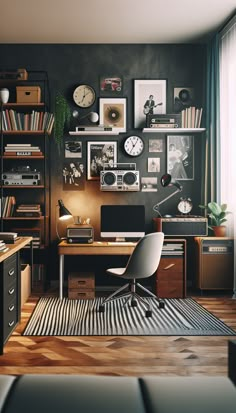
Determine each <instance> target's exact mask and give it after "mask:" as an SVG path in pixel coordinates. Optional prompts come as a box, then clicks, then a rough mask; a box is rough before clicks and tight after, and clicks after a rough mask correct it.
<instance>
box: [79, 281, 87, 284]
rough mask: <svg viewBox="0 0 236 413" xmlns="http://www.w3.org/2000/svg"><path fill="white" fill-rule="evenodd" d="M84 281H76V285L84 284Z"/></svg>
mask: <svg viewBox="0 0 236 413" xmlns="http://www.w3.org/2000/svg"><path fill="white" fill-rule="evenodd" d="M85 283H86V281H78V284H85Z"/></svg>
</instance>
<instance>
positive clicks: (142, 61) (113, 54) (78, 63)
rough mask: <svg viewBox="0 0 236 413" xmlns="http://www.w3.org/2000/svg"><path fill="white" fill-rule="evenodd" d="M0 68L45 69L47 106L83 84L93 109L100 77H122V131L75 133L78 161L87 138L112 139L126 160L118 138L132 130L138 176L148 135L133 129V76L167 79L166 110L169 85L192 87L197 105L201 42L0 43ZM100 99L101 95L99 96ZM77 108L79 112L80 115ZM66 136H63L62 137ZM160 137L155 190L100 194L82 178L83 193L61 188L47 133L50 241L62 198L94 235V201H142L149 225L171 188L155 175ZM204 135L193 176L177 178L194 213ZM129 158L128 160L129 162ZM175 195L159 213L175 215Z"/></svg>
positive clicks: (201, 84) (58, 157)
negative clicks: (92, 94)
mask: <svg viewBox="0 0 236 413" xmlns="http://www.w3.org/2000/svg"><path fill="white" fill-rule="evenodd" d="M0 66H1V68H2V69H6V68H20V67H24V68H26V69H27V70H45V71H47V72H48V76H49V82H50V90H51V102H52V109H53V106H54V98H55V93H56V92H57V91H61V92H62V93H63V94H64V95H65V96H66V98H67V99H68V102H69V104H70V106H71V109H72V110H74V109H78V108H77V107H76V105H75V104H73V99H72V94H73V90H74V88H75V86H77V85H79V84H81V83H88V84H90V85H91V86H93V87H94V88H95V90H96V93H97V99H96V101H95V104H94V105H93V107H92V108H91V109H92V110H94V111H98V98H99V97H102V95H101V94H100V92H99V77H100V76H102V75H114V74H116V75H119V76H122V77H123V81H124V89H123V93H122V94H119V95H117V97H127V106H128V107H127V126H128V128H127V133H124V134H120V135H118V136H107V137H105V138H103V137H101V136H98V137H94V136H93V137H80V136H79V137H77V138H76V140H82V141H83V161H84V163H85V164H86V155H87V154H86V152H87V150H86V146H87V145H86V142H87V141H88V140H90V141H91V140H115V141H117V142H118V162H130V161H131V160H130V158H129V157H128V156H126V155H125V154H124V152H123V149H122V148H123V142H124V139H125V137H127V136H129V135H130V134H138V135H140V136H142V137H143V139H144V141H145V151H144V153H143V154H142V155H141V156H140V157H138V158H135V160H134V161H135V162H136V164H137V169H138V170H140V171H141V176H155V174H151V173H148V172H147V158H148V156H152V154H150V153H148V140H149V138H152V137H154V135H150V134H143V133H142V131H141V130H135V129H134V79H166V80H167V113H172V112H173V89H174V87H182V86H186V87H193V88H195V92H196V99H195V100H196V104H198V105H200V106H202V105H203V102H204V90H205V46H204V45H179V44H178V45H175V44H173V45H164V44H163V45H162V44H156V45H153V44H152V45H147V44H143V45H135V44H122V45H120V44H113V45H111V44H109V45H108V44H101V45H95V44H91V45H85V44H60V45H56V44H55V45H54V44H45V45H37V44H28V45H21V44H19V45H0ZM103 97H104V96H103ZM85 112H86V111H85V110H81V111H80V113H81V114H83V113H85ZM68 137H69V134H68V133H66V134H65V139H67V138H68ZM155 137H158V138H162V139H163V142H164V151H163V153H160V154H155V156H159V155H160V158H161V171H160V173H158V174H157V175H158V192H156V193H155V192H154V193H151V192H150V193H143V192H136V193H130V192H129V193H121V192H118V193H114V192H113V193H104V192H101V191H100V190H99V182H98V181H96V182H94V181H86V184H85V190H84V191H78V192H75V191H63V190H62V165H63V162H64V153H63V151H62V153H61V154H59V153H58V151H57V148H56V146H55V143H54V142H53V137H52V136H51V137H50V146H51V188H52V192H51V205H52V210H51V228H52V231H51V232H52V240H55V238H56V236H55V218H56V204H57V200H58V199H59V198H62V199H63V201H64V203H65V204H66V206H67V207H68V209H70V210H71V211H72V213H73V214H74V215H81V216H82V217H90V218H91V221H92V224H93V225H94V227H95V235H96V238H98V237H99V227H100V218H99V216H100V215H99V212H100V205H101V204H106V203H120V204H121V203H125V204H126V203H129V204H132V203H134V204H139V203H140V204H144V205H145V207H146V227H147V228H146V229H147V231H150V230H151V229H152V218H153V217H155V216H156V214H155V213H154V212H153V209H152V207H153V205H154V204H156V203H157V202H158V201H160V200H162V199H163V198H165V197H166V196H167V195H168V194H169V193H171V192H172V191H173V188H172V189H171V188H162V187H161V186H160V180H159V178H160V177H161V176H162V175H163V173H165V172H166V139H167V138H166V134H161V135H157V136H156V135H155ZM203 139H204V137H203V136H201V135H196V136H195V179H194V181H183V182H182V183H183V185H184V189H183V192H182V194H183V195H188V196H190V197H191V198H192V200H193V203H194V209H193V213H194V214H199V213H200V210H199V208H198V204H199V203H200V190H201V188H200V171H201V164H202V162H203V160H202V159H201V155H200V154H201V144H202V140H203ZM132 161H133V160H132ZM178 200H179V196H178V195H176V196H175V197H173V198H172V199H171V200H170V201H168V202H167V203H165V204H164V205H163V206H162V208H161V212H162V213H163V214H165V213H172V214H175V213H176V212H177V211H176V205H177V201H178Z"/></svg>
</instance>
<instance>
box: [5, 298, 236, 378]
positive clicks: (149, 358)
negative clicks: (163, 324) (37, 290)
mask: <svg viewBox="0 0 236 413" xmlns="http://www.w3.org/2000/svg"><path fill="white" fill-rule="evenodd" d="M194 298H195V299H196V301H198V302H199V303H200V304H202V305H203V306H204V307H205V308H207V309H208V310H209V311H211V312H212V313H213V314H215V315H216V316H217V317H219V318H220V319H221V320H222V321H224V322H225V323H226V324H227V325H229V326H230V327H232V328H233V329H235V331H236V300H233V299H231V297H220V298H219V297H218V298H213V297H205V298H202V297H194ZM37 300H38V297H31V298H30V299H29V300H28V301H27V303H26V304H25V305H24V307H23V311H22V319H21V323H20V325H18V327H17V328H16V330H15V332H14V334H13V335H12V337H11V338H10V339H9V341H8V343H7V344H6V346H5V348H4V355H2V356H0V374H25V373H39V374H42V373H58V374H62V373H64V374H73V373H74V374H75V373H76V374H97V375H117V376H123V375H128V376H139V375H165V376H167V375H172V376H173V375H178V376H196V375H208V376H215V375H221V376H226V375H227V345H228V340H229V339H232V338H233V339H236V333H235V337H234V336H232V337H229V336H228V337H181V336H180V337H176V336H175V337H173V336H171V337H147V336H145V337H144V336H139V337H137V336H132V337H130V336H128V337H127V336H123V337H111V336H110V337H33V338H32V337H23V336H22V335H21V333H22V331H23V329H24V327H25V325H26V323H27V320H28V319H29V317H30V314H31V313H32V311H33V309H34V306H35V304H36V302H37Z"/></svg>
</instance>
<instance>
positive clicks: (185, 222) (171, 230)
mask: <svg viewBox="0 0 236 413" xmlns="http://www.w3.org/2000/svg"><path fill="white" fill-rule="evenodd" d="M154 222H155V227H156V228H155V229H156V231H161V232H164V234H165V235H168V236H184V237H187V236H200V235H201V236H206V235H207V234H208V220H207V218H204V217H194V218H179V217H176V218H154Z"/></svg>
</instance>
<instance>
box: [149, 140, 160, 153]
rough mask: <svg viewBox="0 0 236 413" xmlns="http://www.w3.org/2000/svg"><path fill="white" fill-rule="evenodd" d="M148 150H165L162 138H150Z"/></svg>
mask: <svg viewBox="0 0 236 413" xmlns="http://www.w3.org/2000/svg"><path fill="white" fill-rule="evenodd" d="M148 150H149V152H163V140H162V139H149V141H148Z"/></svg>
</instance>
